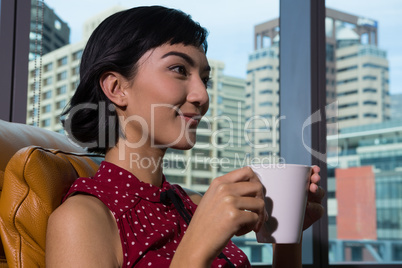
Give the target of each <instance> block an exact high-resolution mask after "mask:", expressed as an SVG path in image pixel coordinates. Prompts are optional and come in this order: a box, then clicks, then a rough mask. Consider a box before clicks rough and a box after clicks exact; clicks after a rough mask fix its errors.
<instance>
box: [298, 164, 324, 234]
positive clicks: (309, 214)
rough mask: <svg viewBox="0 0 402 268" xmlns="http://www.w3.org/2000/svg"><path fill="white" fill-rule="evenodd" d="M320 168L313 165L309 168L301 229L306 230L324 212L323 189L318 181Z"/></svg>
mask: <svg viewBox="0 0 402 268" xmlns="http://www.w3.org/2000/svg"><path fill="white" fill-rule="evenodd" d="M319 172H320V168H319V167H318V166H313V168H312V169H311V176H310V186H309V192H308V199H307V207H306V212H305V215H304V223H303V230H306V229H307V228H308V227H310V226H311V225H312V224H313V223H314V222H316V221H317V220H319V219H320V218H321V217H322V215H323V214H324V207H323V206H322V205H321V201H322V198H323V197H324V196H325V191H324V189H322V188H321V187H320V186H318V183H319V182H320V180H321V177H320V175H319V174H318V173H319Z"/></svg>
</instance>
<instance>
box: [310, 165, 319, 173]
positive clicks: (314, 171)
mask: <svg viewBox="0 0 402 268" xmlns="http://www.w3.org/2000/svg"><path fill="white" fill-rule="evenodd" d="M311 171H312V173H319V172H320V167H319V166H312V168H311Z"/></svg>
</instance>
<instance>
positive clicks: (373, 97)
mask: <svg viewBox="0 0 402 268" xmlns="http://www.w3.org/2000/svg"><path fill="white" fill-rule="evenodd" d="M326 4H327V14H326V16H327V17H330V18H332V22H328V24H326V30H327V32H330V31H334V32H333V33H332V38H327V43H332V44H335V43H336V44H335V48H334V54H335V60H334V61H333V62H329V61H328V57H327V66H328V65H330V64H335V65H336V67H337V72H336V73H335V75H334V76H333V77H332V79H333V80H334V81H336V83H335V84H336V87H335V92H336V93H337V94H336V96H337V98H338V100H339V102H338V104H337V108H339V110H338V117H337V123H336V124H333V125H334V126H335V125H336V131H335V132H333V133H332V134H331V135H329V136H328V137H327V143H328V147H327V148H328V150H329V151H330V152H329V153H328V159H327V162H328V163H332V165H328V185H332V186H331V187H332V194H331V195H328V218H329V219H331V220H329V222H328V224H329V226H328V232H329V233H328V234H329V252H328V254H329V255H328V256H329V262H330V263H332V264H346V263H348V264H350V265H353V266H354V267H359V265H360V264H362V263H364V264H378V265H379V266H376V267H387V266H386V264H399V265H400V264H401V263H402V257H401V254H399V253H398V252H397V250H399V249H400V248H401V245H402V231H401V226H402V217H401V215H402V214H401V211H402V203H401V202H400V200H401V198H402V190H401V187H400V185H402V169H401V168H398V166H399V164H396V165H394V163H398V161H401V160H400V158H399V156H398V155H396V154H395V152H398V150H397V149H392V148H397V147H399V146H401V145H402V143H401V141H400V139H399V136H400V132H399V131H397V129H401V127H402V121H401V120H400V119H401V118H399V119H398V118H397V117H392V116H391V114H392V113H393V110H394V111H396V110H397V109H399V111H400V107H401V106H400V105H401V103H402V102H400V100H402V98H401V97H400V96H402V91H401V89H402V79H401V76H400V75H398V73H400V72H401V71H402V66H401V65H400V64H399V63H398V62H399V58H400V56H401V52H400V49H399V48H397V47H398V46H396V45H395V44H401V43H402V37H401V36H400V35H395V29H396V28H397V27H400V25H401V20H400V16H399V15H398V12H394V11H395V10H400V9H401V8H402V3H401V2H398V3H397V2H392V3H391V2H387V3H384V5H381V6H379V5H378V4H377V3H375V2H374V1H367V2H364V3H363V2H359V1H335V0H327V1H326ZM333 21H336V22H335V23H333ZM388 81H389V83H388ZM328 90H330V89H329V88H327V91H328ZM394 98H395V102H394V104H393V102H392V100H393V99H394ZM357 102H359V103H360V104H361V105H357ZM343 108H345V109H343ZM399 163H400V162H399Z"/></svg>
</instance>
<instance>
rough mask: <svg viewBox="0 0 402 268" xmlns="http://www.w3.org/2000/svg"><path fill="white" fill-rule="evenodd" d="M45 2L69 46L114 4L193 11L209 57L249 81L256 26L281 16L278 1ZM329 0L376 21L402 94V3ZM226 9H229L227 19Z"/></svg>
mask: <svg viewBox="0 0 402 268" xmlns="http://www.w3.org/2000/svg"><path fill="white" fill-rule="evenodd" d="M45 2H46V4H47V5H49V6H50V7H51V8H53V9H55V12H56V13H57V14H59V16H60V17H61V18H62V19H64V20H65V21H66V22H67V23H68V24H69V26H70V27H71V38H70V42H71V43H74V42H77V41H79V40H81V35H82V24H83V23H84V21H86V20H87V19H88V18H89V17H91V16H93V15H96V14H97V13H99V12H102V11H104V10H105V9H107V8H110V7H112V6H115V5H121V6H123V7H133V6H134V5H133V3H135V5H136V6H139V5H165V6H169V7H173V8H179V9H181V10H183V11H184V12H187V13H189V14H190V15H191V16H192V17H193V19H194V20H196V21H198V22H200V24H201V25H203V26H204V27H206V28H207V29H208V30H209V32H210V34H209V38H208V40H209V48H208V57H209V58H211V59H215V60H219V61H223V62H224V63H225V74H226V75H231V76H236V77H240V78H245V77H246V68H247V59H248V55H249V54H250V53H251V52H253V45H254V44H253V42H252V37H253V34H254V26H255V25H257V24H260V23H263V22H265V21H268V20H271V19H274V18H277V17H278V16H279V0H269V1H268V0H267V1H264V0H251V1H247V2H244V1H226V0H225V1H214V2H212V1H210V0H206V1H203V4H202V5H197V6H195V5H193V4H192V3H190V2H188V1H184V0H165V1H154V0H138V1H135V2H133V1H130V0H114V1H107V0H99V1H94V0H82V1H80V2H79V4H80V8H79V9H77V6H74V5H71V2H60V1H56V0H45ZM326 2H327V6H328V7H330V8H334V9H337V10H340V11H343V12H347V13H351V14H354V15H357V16H362V17H366V18H370V19H374V20H376V21H378V24H379V32H380V35H379V47H381V48H382V49H384V50H386V51H387V53H388V59H389V61H390V64H389V67H390V92H391V94H398V93H402V51H400V48H401V47H402V38H399V39H398V38H395V36H396V35H395V33H396V32H398V30H397V29H399V27H402V20H399V21H397V20H395V19H394V20H392V18H396V17H397V16H398V13H399V14H400V13H401V12H402V2H401V1H395V0H389V1H387V2H388V5H386V6H385V5H384V6H382V7H381V8H378V3H377V2H375V0H369V1H365V2H364V4H363V3H362V2H361V1H346V0H337V1H335V0H327V1H326ZM250 7H258V8H250ZM73 9H74V10H73ZM222 10H225V11H226V12H225V13H224V15H222V12H221V11H222ZM389 18H391V20H390V19H389ZM228 29H233V30H228ZM228 44H229V45H228ZM233 55H236V56H235V57H234V56H233Z"/></svg>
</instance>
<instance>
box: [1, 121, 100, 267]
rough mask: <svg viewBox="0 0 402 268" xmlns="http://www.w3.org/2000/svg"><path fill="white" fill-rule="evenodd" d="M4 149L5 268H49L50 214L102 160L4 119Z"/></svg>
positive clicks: (49, 134) (46, 133)
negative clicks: (67, 193)
mask: <svg viewBox="0 0 402 268" xmlns="http://www.w3.org/2000/svg"><path fill="white" fill-rule="evenodd" d="M27 146H28V147H27ZM47 148H52V149H47ZM0 150H1V151H0V235H1V241H2V243H1V244H0V268H3V267H44V266H45V241H46V227H47V220H48V217H49V215H50V214H51V213H52V211H53V210H54V209H55V208H56V207H57V206H59V205H60V202H61V199H62V197H63V196H64V195H65V193H66V192H67V190H68V189H69V187H70V185H71V184H72V183H73V181H74V180H75V179H76V178H78V177H88V176H92V175H93V174H94V173H95V172H96V170H97V168H98V166H99V163H100V161H101V160H102V157H101V156H97V155H92V154H88V153H86V151H85V150H84V149H82V148H80V147H77V146H75V145H73V144H71V143H70V142H69V141H68V139H67V138H66V137H65V136H64V135H61V134H58V133H55V132H51V131H47V130H44V129H40V128H37V127H32V126H29V125H24V124H17V123H9V122H5V121H1V120H0Z"/></svg>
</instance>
